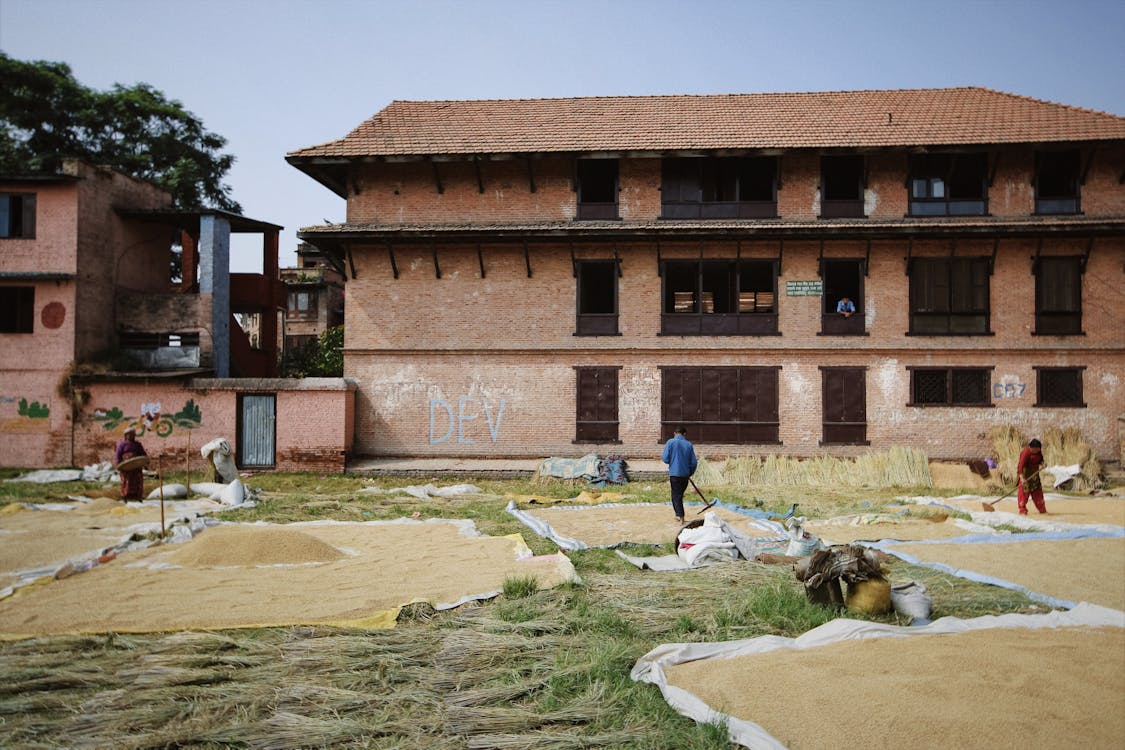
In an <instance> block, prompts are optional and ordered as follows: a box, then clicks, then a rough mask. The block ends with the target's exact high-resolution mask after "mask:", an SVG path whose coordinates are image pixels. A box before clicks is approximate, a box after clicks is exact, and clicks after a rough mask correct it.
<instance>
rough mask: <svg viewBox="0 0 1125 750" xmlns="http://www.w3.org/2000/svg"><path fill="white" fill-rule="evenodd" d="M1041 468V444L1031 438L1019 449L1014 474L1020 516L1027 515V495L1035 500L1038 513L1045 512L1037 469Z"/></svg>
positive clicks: (1041, 484) (1041, 486)
mask: <svg viewBox="0 0 1125 750" xmlns="http://www.w3.org/2000/svg"><path fill="white" fill-rule="evenodd" d="M1042 468H1043V444H1042V443H1040V442H1039V441H1038V440H1032V441H1031V442H1030V443H1028V444H1027V447H1026V448H1024V449H1023V450H1022V451H1020V459H1019V463H1017V464H1016V475H1017V477H1018V479H1019V483H1020V491H1019V495H1018V496H1017V497H1016V503H1017V505H1019V509H1020V515H1021V516H1026V515H1027V499H1028V498H1029V497H1030V498H1031V499H1032V500H1033V501H1034V502H1035V509H1036V510H1038V511H1039V512H1040V513H1046V512H1047V503H1046V502H1045V501H1044V500H1043V483H1042V482H1041V481H1040V480H1039V470H1040V469H1042Z"/></svg>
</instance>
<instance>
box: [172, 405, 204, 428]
mask: <svg viewBox="0 0 1125 750" xmlns="http://www.w3.org/2000/svg"><path fill="white" fill-rule="evenodd" d="M172 421H173V422H175V423H176V424H177V425H178V426H180V427H198V426H199V425H200V423H201V422H202V421H203V412H202V411H200V409H199V406H198V405H197V404H196V403H195V399H193V398H189V399H188V400H187V403H186V404H184V408H183V409H180V410H179V411H178V412H176V413H175V414H174V415H172Z"/></svg>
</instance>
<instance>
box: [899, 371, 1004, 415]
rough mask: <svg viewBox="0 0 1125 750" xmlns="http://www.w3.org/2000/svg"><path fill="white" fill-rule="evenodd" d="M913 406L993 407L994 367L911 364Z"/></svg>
mask: <svg viewBox="0 0 1125 750" xmlns="http://www.w3.org/2000/svg"><path fill="white" fill-rule="evenodd" d="M908 369H909V370H910V376H911V377H910V381H911V382H910V394H911V400H910V404H909V405H910V406H991V405H992V402H991V401H990V400H989V397H988V381H989V378H990V377H991V374H992V368H991V367H948V368H945V367H943V368H937V367H911V368H908Z"/></svg>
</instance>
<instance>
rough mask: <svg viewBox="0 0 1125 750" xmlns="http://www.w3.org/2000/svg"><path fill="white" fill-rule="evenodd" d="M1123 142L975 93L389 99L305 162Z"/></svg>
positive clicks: (1123, 135) (308, 153) (1049, 106)
mask: <svg viewBox="0 0 1125 750" xmlns="http://www.w3.org/2000/svg"><path fill="white" fill-rule="evenodd" d="M1117 139H1125V117H1118V116H1116V115H1111V114H1106V113H1104V112H1096V111H1094V110H1089V109H1081V108H1078V107H1071V106H1067V105H1063V104H1055V103H1053V102H1046V101H1041V100H1038V99H1031V98H1029V97H1024V96H1017V95H1015V94H1008V93H1004V92H1002V91H993V90H991V89H985V88H978V87H964V88H946V89H898V90H889V91H832V92H823V93H790V94H724V95H704V96H607V97H581V98H574V99H497V100H484V101H437V102H410V101H396V102H393V103H392V104H390V105H389V106H388V107H386V108H385V109H383V110H381V111H380V112H378V113H376V114H375V115H374V116H373V117H371V118H370V119H368V120H367V121H365V122H363V123H362V124H361V125H360V126H359V127H357V128H356V129H355V130H353V131H352V132H351V133H349V134H348V135H347V136H345V137H344V138H341V139H339V140H335V141H331V142H329V143H325V144H323V145H320V146H312V147H309V148H303V149H299V150H297V151H293V152H292V153H291V154H290V155H289V156H290V158H292V159H294V160H301V159H303V158H315V157H328V158H332V157H338V158H347V157H363V156H407V155H412V156H421V155H453V154H463V155H467V154H516V153H551V152H595V151H668V150H678V151H687V150H713V149H775V148H776V149H781V148H786V149H799V148H833V147H836V148H847V147H858V148H879V147H893V146H938V145H963V144H1001V143H1039V142H1051V141H1098V140H1117Z"/></svg>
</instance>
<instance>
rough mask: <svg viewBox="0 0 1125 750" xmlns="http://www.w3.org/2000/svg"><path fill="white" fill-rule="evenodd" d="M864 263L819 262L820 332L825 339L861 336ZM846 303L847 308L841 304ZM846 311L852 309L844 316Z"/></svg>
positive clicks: (848, 260) (859, 261) (830, 260)
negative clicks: (821, 290) (822, 290)
mask: <svg viewBox="0 0 1125 750" xmlns="http://www.w3.org/2000/svg"><path fill="white" fill-rule="evenodd" d="M865 266H866V261H864V260H862V259H859V258H832V259H828V258H825V259H824V260H822V261H821V266H820V268H821V276H822V280H823V283H824V296H823V297H822V299H823V301H824V302H823V309H822V310H821V314H820V332H821V334H823V335H826V336H862V335H863V334H864V333H866V329H865V327H864V320H863V276H864V270H865ZM845 300H847V302H850V303H851V304H850V305H848V304H846V303H844V301H845ZM849 307H852V308H855V309H854V311H853V312H851V313H848V312H847V310H848V308H849Z"/></svg>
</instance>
